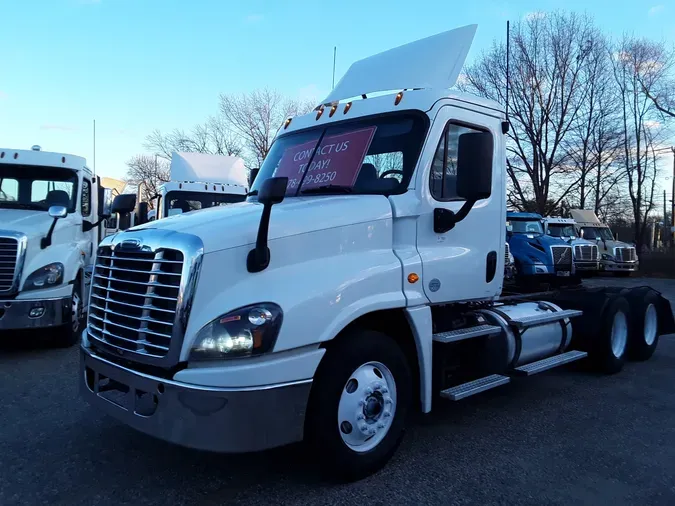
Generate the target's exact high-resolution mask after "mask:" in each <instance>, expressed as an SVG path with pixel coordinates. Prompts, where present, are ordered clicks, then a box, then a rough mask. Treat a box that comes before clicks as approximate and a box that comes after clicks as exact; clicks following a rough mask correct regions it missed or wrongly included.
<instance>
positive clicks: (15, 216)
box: [0, 209, 53, 238]
mask: <svg viewBox="0 0 675 506" xmlns="http://www.w3.org/2000/svg"><path fill="white" fill-rule="evenodd" d="M52 220H53V218H52V217H50V216H49V214H47V212H46V211H31V210H27V209H0V228H1V229H2V230H14V231H17V232H23V233H24V234H26V235H27V236H28V238H32V237H36V236H39V237H43V236H44V235H45V234H46V233H47V231H48V230H49V227H50V225H51V223H52Z"/></svg>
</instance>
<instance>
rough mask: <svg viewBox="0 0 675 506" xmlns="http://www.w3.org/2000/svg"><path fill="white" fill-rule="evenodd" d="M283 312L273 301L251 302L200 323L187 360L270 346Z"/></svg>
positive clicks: (235, 354) (244, 353)
mask: <svg viewBox="0 0 675 506" xmlns="http://www.w3.org/2000/svg"><path fill="white" fill-rule="evenodd" d="M282 316H283V313H282V311H281V308H280V307H279V306H277V305H276V304H271V303H263V304H253V305H251V306H246V307H243V308H241V309H237V310H235V311H232V312H230V313H227V314H224V315H221V316H219V317H218V318H216V319H215V320H213V321H211V322H210V323H208V324H207V325H204V326H203V327H202V328H201V330H200V331H199V332H198V333H197V339H195V342H194V344H193V345H192V350H190V360H214V359H224V358H240V357H248V356H251V355H260V354H261V353H265V352H267V351H269V350H270V349H272V346H274V342H275V341H276V339H277V335H278V334H279V328H280V327H281V320H282Z"/></svg>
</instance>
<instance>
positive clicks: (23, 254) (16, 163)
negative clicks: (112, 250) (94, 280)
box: [0, 146, 111, 346]
mask: <svg viewBox="0 0 675 506" xmlns="http://www.w3.org/2000/svg"><path fill="white" fill-rule="evenodd" d="M110 200H111V193H110V192H109V191H108V190H106V189H104V188H103V187H102V186H101V185H100V183H99V180H98V178H97V177H96V176H95V175H94V174H93V173H92V172H91V170H89V168H88V167H87V165H86V161H85V159H84V158H81V157H79V156H73V155H69V154H64V153H50V152H46V151H42V150H41V149H40V147H39V146H33V148H32V149H31V150H20V149H7V148H0V340H4V339H8V338H9V337H8V336H9V334H10V333H11V332H14V331H17V330H23V329H41V330H44V329H49V332H44V333H43V335H42V336H41V337H42V338H44V339H46V340H48V341H49V342H50V343H51V344H54V345H56V346H71V345H73V344H75V343H76V342H77V341H78V340H79V335H80V332H81V330H82V328H81V324H82V322H83V313H84V312H85V311H86V301H87V300H88V296H89V287H90V286H91V267H92V263H93V257H94V253H95V251H96V246H97V245H98V243H99V241H100V240H101V239H102V235H103V227H102V221H103V220H104V219H105V218H106V217H108V216H109V215H110V204H111V202H110Z"/></svg>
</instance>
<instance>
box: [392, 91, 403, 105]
mask: <svg viewBox="0 0 675 506" xmlns="http://www.w3.org/2000/svg"><path fill="white" fill-rule="evenodd" d="M402 99H403V92H402V91H399V92H398V93H397V94H396V99H394V105H398V104H400V103H401V100H402Z"/></svg>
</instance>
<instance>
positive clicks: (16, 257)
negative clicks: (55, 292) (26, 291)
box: [0, 230, 26, 295]
mask: <svg viewBox="0 0 675 506" xmlns="http://www.w3.org/2000/svg"><path fill="white" fill-rule="evenodd" d="M25 254H26V236H25V235H24V234H20V233H15V232H5V231H1V230H0V295H10V294H14V293H16V292H18V291H19V282H20V280H21V271H22V270H23V261H24V257H25Z"/></svg>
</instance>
